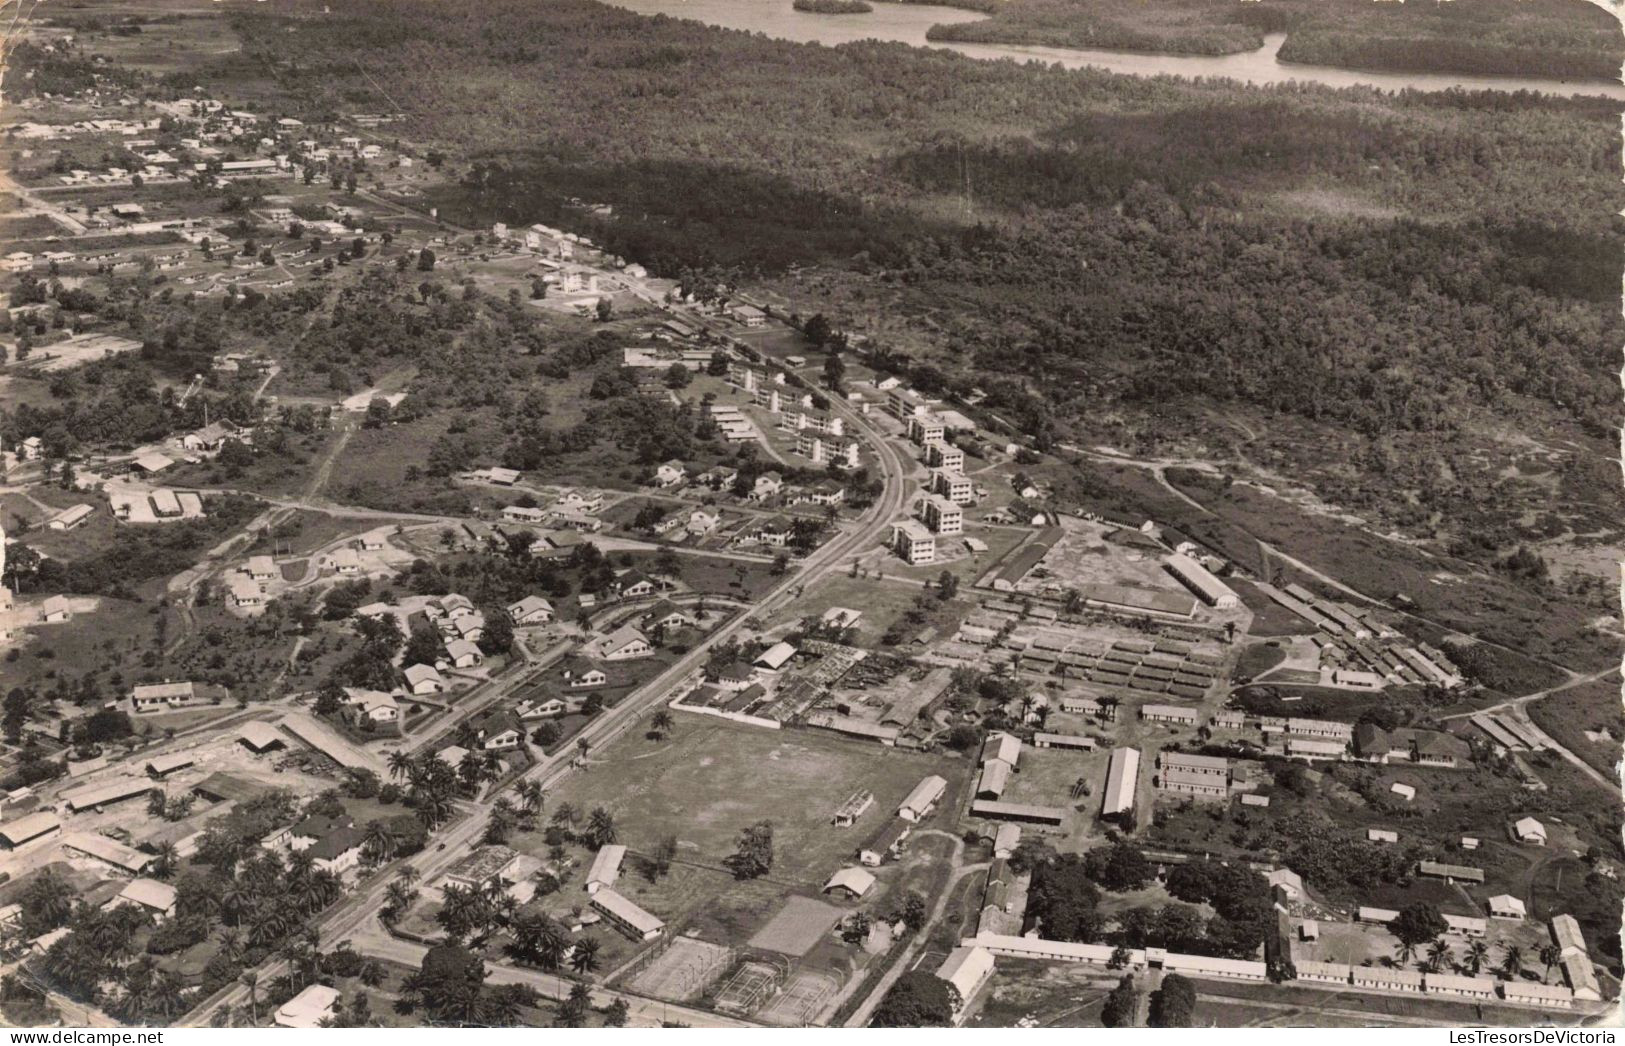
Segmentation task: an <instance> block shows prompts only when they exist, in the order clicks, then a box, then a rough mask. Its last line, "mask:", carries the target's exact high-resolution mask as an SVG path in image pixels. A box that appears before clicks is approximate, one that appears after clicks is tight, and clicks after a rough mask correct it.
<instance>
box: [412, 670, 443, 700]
mask: <svg viewBox="0 0 1625 1046" xmlns="http://www.w3.org/2000/svg"><path fill="white" fill-rule="evenodd" d="M402 674H403V675H404V676H406V689H407V691H408V692H410V693H412V694H414V695H423V694H438V693H440V692H442V691H443V690H445V689H446V681H445V680H444V679H443V678H441V675H440V672H439V671H438V670H437V669H436V668H435V667H434V666H433V665H408V666H407V667H406V670H405V671H404V672H403V673H402Z"/></svg>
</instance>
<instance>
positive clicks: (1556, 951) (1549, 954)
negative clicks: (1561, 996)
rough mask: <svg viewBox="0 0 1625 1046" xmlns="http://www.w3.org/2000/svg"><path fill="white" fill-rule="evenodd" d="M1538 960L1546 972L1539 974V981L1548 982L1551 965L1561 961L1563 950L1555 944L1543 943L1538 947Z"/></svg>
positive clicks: (1550, 976)
mask: <svg viewBox="0 0 1625 1046" xmlns="http://www.w3.org/2000/svg"><path fill="white" fill-rule="evenodd" d="M1540 961H1541V963H1543V964H1544V965H1545V967H1546V972H1545V973H1543V974H1541V975H1540V980H1541V983H1542V984H1546V983H1550V981H1551V979H1552V967H1553V966H1556V965H1557V964H1558V963H1559V962H1561V961H1563V950H1562V949H1561V948H1559V947H1558V946H1557V945H1555V944H1544V945H1542V946H1541V949H1540Z"/></svg>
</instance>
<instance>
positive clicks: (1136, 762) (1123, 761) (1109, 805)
mask: <svg viewBox="0 0 1625 1046" xmlns="http://www.w3.org/2000/svg"><path fill="white" fill-rule="evenodd" d="M1139 780H1140V752H1139V749H1137V748H1114V749H1112V754H1111V761H1110V762H1109V763H1108V764H1107V769H1106V794H1105V796H1104V798H1103V800H1102V803H1101V816H1102V817H1108V818H1110V817H1122V816H1123V815H1124V814H1127V813H1130V812H1132V811H1133V809H1134V793H1135V789H1136V788H1137V787H1139Z"/></svg>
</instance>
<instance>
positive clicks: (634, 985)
mask: <svg viewBox="0 0 1625 1046" xmlns="http://www.w3.org/2000/svg"><path fill="white" fill-rule="evenodd" d="M733 961H734V950H733V949H732V948H728V947H726V946H724V945H720V944H709V943H707V942H705V941H696V940H694V939H693V938H691V937H668V938H666V944H665V945H664V947H662V948H660V949H659V950H658V951H654V952H653V953H652V954H650V955H649V956H648V958H647V959H645V960H644V962H643V963H642V965H641V967H640V968H639V969H637V970H636V971H634V972H632V974H631V975H630V976H628V977H627V978H626V980H625V983H626V986H627V987H628V988H629V989H631V990H632V991H635V992H637V993H638V994H640V995H647V996H650V997H652V998H656V999H665V1000H666V1001H668V1002H689V1001H692V1000H694V999H697V998H699V997H700V996H701V995H703V994H704V993H705V990H706V989H707V988H709V987H710V986H711V983H712V982H713V981H715V980H716V979H717V978H718V977H720V976H722V973H723V971H724V970H726V969H727V968H728V967H729V966H730V965H732V964H733Z"/></svg>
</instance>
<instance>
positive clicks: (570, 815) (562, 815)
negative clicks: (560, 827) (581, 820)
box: [553, 803, 581, 824]
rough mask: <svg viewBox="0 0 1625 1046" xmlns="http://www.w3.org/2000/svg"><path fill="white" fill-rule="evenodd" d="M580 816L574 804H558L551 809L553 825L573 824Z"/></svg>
mask: <svg viewBox="0 0 1625 1046" xmlns="http://www.w3.org/2000/svg"><path fill="white" fill-rule="evenodd" d="M580 816H581V813H580V811H578V810H577V809H576V807H575V804H574V803H560V804H559V805H558V806H555V807H554V808H553V823H554V824H575V823H576V818H578V817H580Z"/></svg>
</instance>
